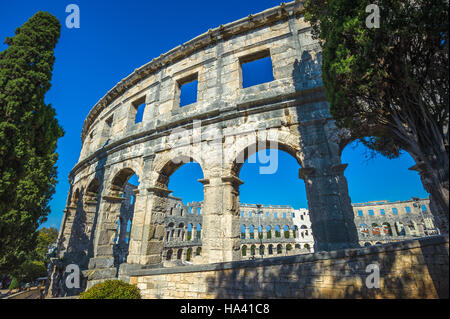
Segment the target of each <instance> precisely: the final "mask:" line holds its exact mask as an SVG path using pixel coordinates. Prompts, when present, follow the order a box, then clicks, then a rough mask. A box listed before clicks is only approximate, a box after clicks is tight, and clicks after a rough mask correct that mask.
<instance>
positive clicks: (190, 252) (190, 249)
mask: <svg viewBox="0 0 450 319" xmlns="http://www.w3.org/2000/svg"><path fill="white" fill-rule="evenodd" d="M191 258H192V247H189V248H188V250H187V251H186V261H190V260H191Z"/></svg>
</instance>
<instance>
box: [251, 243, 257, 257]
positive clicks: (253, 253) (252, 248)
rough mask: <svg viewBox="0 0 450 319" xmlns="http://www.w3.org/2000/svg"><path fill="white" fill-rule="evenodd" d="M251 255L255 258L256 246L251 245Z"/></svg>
mask: <svg viewBox="0 0 450 319" xmlns="http://www.w3.org/2000/svg"><path fill="white" fill-rule="evenodd" d="M250 254H251V255H252V256H255V255H256V246H255V245H251V246H250Z"/></svg>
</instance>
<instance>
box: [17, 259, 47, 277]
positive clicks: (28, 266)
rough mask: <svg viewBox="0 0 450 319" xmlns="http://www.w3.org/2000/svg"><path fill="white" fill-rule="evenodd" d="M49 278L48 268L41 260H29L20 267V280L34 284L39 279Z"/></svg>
mask: <svg viewBox="0 0 450 319" xmlns="http://www.w3.org/2000/svg"><path fill="white" fill-rule="evenodd" d="M44 276H47V267H46V266H45V263H44V262H43V261H40V260H27V261H25V262H24V263H23V264H22V265H21V266H20V280H21V281H22V282H32V281H34V280H36V279H37V278H39V277H44Z"/></svg>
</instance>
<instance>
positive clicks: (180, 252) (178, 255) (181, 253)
mask: <svg viewBox="0 0 450 319" xmlns="http://www.w3.org/2000/svg"><path fill="white" fill-rule="evenodd" d="M182 257H183V249H178V251H177V259H178V260H181V258H182Z"/></svg>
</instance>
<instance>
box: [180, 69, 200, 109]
mask: <svg viewBox="0 0 450 319" xmlns="http://www.w3.org/2000/svg"><path fill="white" fill-rule="evenodd" d="M177 83H178V89H179V93H180V107H183V106H186V105H189V104H192V103H196V102H197V90H198V73H194V74H192V75H190V76H187V77H185V78H183V79H181V80H178V81H177Z"/></svg>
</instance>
